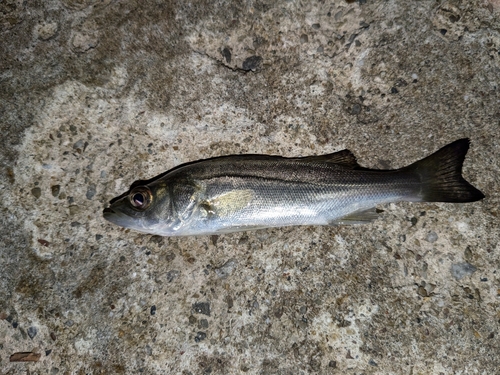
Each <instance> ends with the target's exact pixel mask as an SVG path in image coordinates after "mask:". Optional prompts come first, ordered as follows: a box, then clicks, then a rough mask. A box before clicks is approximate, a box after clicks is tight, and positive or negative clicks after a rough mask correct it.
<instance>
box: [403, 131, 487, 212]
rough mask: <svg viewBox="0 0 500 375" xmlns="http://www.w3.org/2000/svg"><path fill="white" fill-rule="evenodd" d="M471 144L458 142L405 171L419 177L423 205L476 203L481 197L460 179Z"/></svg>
mask: <svg viewBox="0 0 500 375" xmlns="http://www.w3.org/2000/svg"><path fill="white" fill-rule="evenodd" d="M469 144H470V140H469V139H468V138H463V139H459V140H457V141H455V142H452V143H450V144H449V145H447V146H444V147H443V148H441V149H440V150H438V151H436V152H435V153H434V154H432V155H430V156H428V157H426V158H425V159H422V160H419V161H417V162H415V163H413V164H411V165H409V166H408V167H406V168H403V169H404V170H405V171H406V172H410V173H416V174H418V175H419V176H420V181H421V183H422V184H421V190H420V194H419V195H420V198H421V200H422V201H424V202H452V203H459V202H475V201H478V200H480V199H483V198H484V194H483V193H482V192H481V191H479V190H478V189H476V188H475V187H474V186H472V185H471V184H470V183H469V182H467V181H466V180H465V179H464V178H463V177H462V166H463V163H464V159H465V155H466V154H467V151H468V150H469Z"/></svg>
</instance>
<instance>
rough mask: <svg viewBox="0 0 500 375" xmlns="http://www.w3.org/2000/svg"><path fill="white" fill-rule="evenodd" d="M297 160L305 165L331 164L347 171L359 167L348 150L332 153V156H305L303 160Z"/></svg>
mask: <svg viewBox="0 0 500 375" xmlns="http://www.w3.org/2000/svg"><path fill="white" fill-rule="evenodd" d="M297 160H301V161H304V162H306V163H331V164H336V165H338V166H340V167H344V168H349V169H355V168H360V165H359V164H358V162H357V161H356V157H355V156H354V154H353V153H352V152H351V151H349V150H342V151H338V152H334V153H333V154H325V155H315V156H306V157H303V158H297Z"/></svg>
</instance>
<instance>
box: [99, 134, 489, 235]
mask: <svg viewBox="0 0 500 375" xmlns="http://www.w3.org/2000/svg"><path fill="white" fill-rule="evenodd" d="M469 143H470V142H469V140H468V139H460V140H457V141H455V142H453V143H451V144H449V145H447V146H445V147H443V148H442V149H440V150H439V151H437V152H435V153H434V154H432V155H431V156H428V157H427V158H425V159H422V160H420V161H417V162H415V163H414V164H411V165H409V166H407V167H404V168H401V169H395V170H374V169H367V168H363V167H360V166H359V165H358V163H357V162H356V159H355V157H354V155H353V154H352V153H351V152H350V151H349V150H343V151H340V152H336V153H334V154H328V155H321V156H309V157H303V158H284V157H280V156H268V155H233V156H223V157H217V158H212V159H206V160H200V161H196V162H192V163H187V164H183V165H180V166H178V167H176V168H174V169H172V170H170V171H167V172H165V173H163V174H161V175H159V176H157V177H155V178H153V179H151V180H148V181H137V182H135V183H134V184H132V186H131V188H130V190H129V191H128V192H126V193H124V194H122V195H121V196H119V197H116V198H114V199H113V200H111V202H110V206H109V208H105V209H104V212H103V215H104V218H105V219H106V220H108V221H110V222H112V223H114V224H117V225H119V226H122V227H125V228H131V229H134V230H137V231H139V232H144V233H151V234H157V235H162V236H191V235H208V234H220V233H230V232H237V231H245V230H252V229H261V228H270V227H284V226H291V225H337V224H360V223H366V222H369V221H372V220H374V219H376V217H377V212H376V210H375V206H376V205H378V204H382V203H388V202H399V201H411V202H474V201H477V200H480V199H482V198H484V195H483V193H481V192H480V191H479V190H478V189H476V188H475V187H473V186H472V185H471V184H469V183H468V182H467V181H466V180H464V179H463V177H462V165H463V162H464V159H465V155H466V153H467V150H468V149H469Z"/></svg>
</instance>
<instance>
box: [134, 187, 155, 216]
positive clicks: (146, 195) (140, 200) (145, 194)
mask: <svg viewBox="0 0 500 375" xmlns="http://www.w3.org/2000/svg"><path fill="white" fill-rule="evenodd" d="M129 199H130V204H131V205H132V206H133V207H134V208H136V209H138V210H145V209H146V208H148V207H149V205H150V204H151V201H152V200H153V195H152V194H151V190H149V188H147V187H145V186H140V187H137V188H135V189H133V190H132V191H131V192H130V194H129Z"/></svg>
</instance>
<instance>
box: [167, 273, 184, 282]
mask: <svg viewBox="0 0 500 375" xmlns="http://www.w3.org/2000/svg"><path fill="white" fill-rule="evenodd" d="M180 273H181V272H180V271H177V270H171V271H168V272H167V274H166V275H165V276H166V277H167V282H169V283H171V282H172V281H174V280H175V279H176V278H177V277H178V276H179V274H180Z"/></svg>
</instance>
